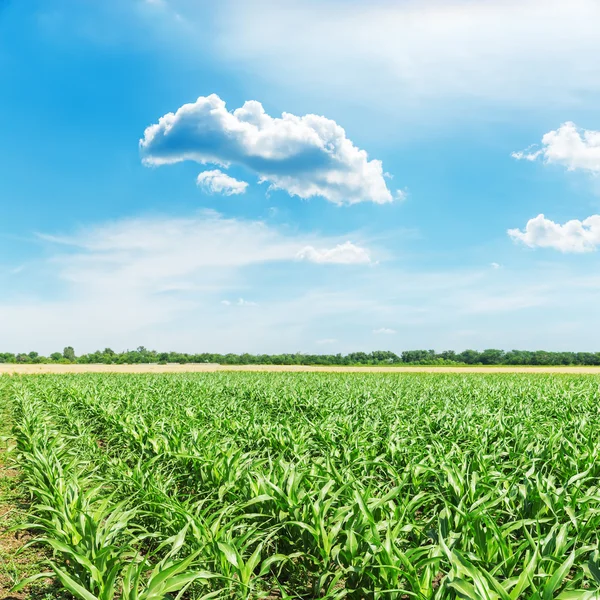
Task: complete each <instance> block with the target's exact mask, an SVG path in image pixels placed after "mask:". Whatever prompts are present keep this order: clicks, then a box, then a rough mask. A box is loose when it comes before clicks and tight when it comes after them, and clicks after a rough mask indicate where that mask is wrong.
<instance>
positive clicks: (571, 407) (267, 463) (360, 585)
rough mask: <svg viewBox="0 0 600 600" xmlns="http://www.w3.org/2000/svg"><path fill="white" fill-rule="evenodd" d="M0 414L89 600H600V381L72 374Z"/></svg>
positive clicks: (67, 580)
mask: <svg viewBox="0 0 600 600" xmlns="http://www.w3.org/2000/svg"><path fill="white" fill-rule="evenodd" d="M0 394H2V398H3V402H4V406H6V407H9V409H10V411H11V414H12V421H13V423H14V432H13V437H14V439H15V442H16V445H17V448H16V452H15V455H16V460H17V463H16V465H15V466H16V467H17V468H18V469H19V471H20V473H21V477H22V478H23V479H24V484H25V486H26V488H27V489H28V490H29V493H30V495H31V507H30V509H29V516H28V519H27V528H28V530H29V531H30V532H31V534H32V535H33V536H34V538H36V539H37V540H38V541H37V542H36V544H37V545H40V546H41V547H43V548H45V549H46V552H47V555H48V557H49V562H48V565H47V567H45V570H46V571H48V573H52V574H53V577H54V578H55V579H56V580H57V581H58V582H59V584H60V585H62V586H63V587H64V588H65V589H66V590H68V591H69V592H70V593H72V594H73V596H75V597H76V598H80V599H83V600H112V599H113V598H114V599H115V600H116V599H122V600H159V599H167V598H182V599H184V598H185V599H190V600H192V599H195V600H199V599H201V598H207V599H208V598H223V599H258V598H268V599H270V600H275V599H279V598H282V599H283V598H306V599H312V598H328V599H331V600H333V599H341V598H349V599H353V600H358V599H373V600H376V599H381V600H383V599H390V600H400V599H402V600H404V599H407V598H418V599H454V598H472V599H489V600H496V599H502V600H517V599H520V598H525V599H530V600H550V599H551V598H562V599H564V600H571V599H572V600H575V599H582V600H592V599H597V598H600V592H599V590H600V554H599V547H598V532H599V531H600V488H599V480H598V476H599V475H600V462H599V455H600V378H599V377H596V376H593V375H577V376H575V375H556V374H551V375H548V374H539V373H538V374H529V375H527V374H510V373H503V374H478V375H474V374H467V375H464V374H452V373H441V374H440V373H436V374H427V373H417V374H399V375H394V374H387V373H381V374H377V373H371V374H360V373H355V374H347V373H268V372H263V373H245V372H217V373H181V374H153V375H148V374H146V375H142V374H78V375H69V374H62V375H40V376H36V377H30V376H24V377H0ZM42 575H43V576H44V577H48V574H47V573H44V574H42ZM15 593H21V592H19V591H18V590H17V591H16V592H15ZM19 597H21V596H19Z"/></svg>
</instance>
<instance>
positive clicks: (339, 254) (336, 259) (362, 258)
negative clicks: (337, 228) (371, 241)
mask: <svg viewBox="0 0 600 600" xmlns="http://www.w3.org/2000/svg"><path fill="white" fill-rule="evenodd" d="M296 256H297V258H298V259H300V260H306V261H308V262H314V263H320V264H338V265H365V264H369V263H370V262H371V257H370V255H369V252H368V251H367V250H366V249H365V248H361V247H360V246H355V245H354V244H353V243H352V242H344V243H343V244H338V245H337V246H335V248H321V249H317V248H314V247H313V246H306V247H305V248H303V249H302V250H300V252H298V254H297V255H296Z"/></svg>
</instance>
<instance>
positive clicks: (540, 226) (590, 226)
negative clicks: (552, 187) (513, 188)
mask: <svg viewBox="0 0 600 600" xmlns="http://www.w3.org/2000/svg"><path fill="white" fill-rule="evenodd" d="M508 235H509V236H510V237H511V238H512V239H513V240H515V241H518V242H522V243H523V244H525V245H526V246H529V247H530V248H554V249H555V250H560V251H561V252H591V251H592V250H595V249H596V248H597V247H598V246H599V245H600V215H592V216H591V217H588V218H587V219H584V220H583V221H578V220H577V219H573V220H572V221H567V222H566V223H565V224H564V225H560V224H559V223H555V222H554V221H551V220H550V219H546V217H545V216H544V215H543V214H541V215H538V216H537V217H535V219H530V220H529V221H528V222H527V225H526V226H525V230H524V231H521V230H520V229H509V230H508Z"/></svg>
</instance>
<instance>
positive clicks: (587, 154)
mask: <svg viewBox="0 0 600 600" xmlns="http://www.w3.org/2000/svg"><path fill="white" fill-rule="evenodd" d="M512 157H513V158H516V159H517V160H528V161H535V160H537V159H538V158H540V157H541V158H542V159H543V160H545V161H546V162H548V163H556V164H560V165H563V166H565V167H567V169H568V170H569V171H574V170H576V169H581V170H583V171H589V172H591V173H600V131H593V130H590V129H579V128H578V127H577V126H576V125H575V123H573V122H571V121H567V122H566V123H563V124H562V125H561V126H560V127H559V128H558V129H555V130H553V131H549V132H548V133H546V134H545V135H544V136H543V137H542V147H541V148H540V149H538V150H534V146H530V147H529V148H527V149H526V150H521V151H519V152H513V153H512Z"/></svg>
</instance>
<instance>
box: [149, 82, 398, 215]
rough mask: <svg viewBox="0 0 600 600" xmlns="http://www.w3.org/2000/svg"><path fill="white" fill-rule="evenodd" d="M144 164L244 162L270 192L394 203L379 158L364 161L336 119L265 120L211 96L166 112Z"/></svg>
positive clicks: (258, 111)
mask: <svg viewBox="0 0 600 600" xmlns="http://www.w3.org/2000/svg"><path fill="white" fill-rule="evenodd" d="M140 149H141V152H142V157H143V161H144V163H145V164H146V165H155V166H157V165H166V164H173V163H177V162H181V161H184V160H193V161H196V162H198V163H200V164H216V165H219V166H221V167H223V168H226V167H228V166H229V165H231V164H236V165H242V166H244V167H246V168H248V169H250V170H251V171H254V172H255V173H257V174H258V176H259V181H261V182H268V183H269V184H270V186H271V188H273V189H281V190H285V191H286V192H288V193H289V194H290V195H292V196H299V197H300V198H311V197H313V196H322V197H323V198H326V199H327V200H329V201H330V202H333V203H335V204H340V205H341V204H355V203H357V202H365V201H371V202H375V203H377V204H383V203H386V202H392V201H393V196H392V194H391V192H390V190H389V189H388V188H387V185H386V183H385V180H384V174H383V168H382V164H381V161H379V160H369V159H368V155H367V153H366V151H365V150H361V149H360V148H357V147H356V146H355V145H354V144H353V143H352V141H351V140H349V139H348V138H347V137H346V132H345V131H344V129H343V128H342V127H340V126H339V125H338V124H337V123H336V122H335V121H333V120H331V119H327V118H325V117H322V116H318V115H313V114H308V115H304V116H301V117H298V116H296V115H293V114H290V113H283V115H282V116H281V117H271V116H269V115H268V114H266V113H265V111H264V108H263V106H262V104H261V103H260V102H256V101H254V100H250V101H247V102H245V103H244V105H243V106H242V107H241V108H237V109H236V110H234V111H233V112H230V111H228V110H227V108H226V106H225V102H224V101H223V100H221V98H219V96H217V95H216V94H211V95H210V96H200V97H199V98H198V99H197V100H196V102H192V103H190V104H184V105H183V106H182V107H180V108H179V109H178V110H177V111H176V112H175V113H167V114H166V115H164V116H163V117H161V118H160V119H159V120H158V123H155V124H154V125H151V126H150V127H148V128H147V129H146V130H145V132H144V137H143V139H141V140H140Z"/></svg>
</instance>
